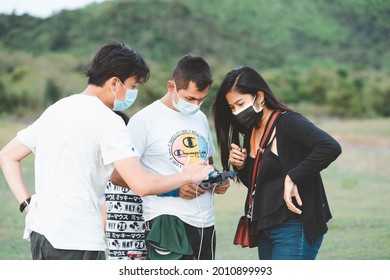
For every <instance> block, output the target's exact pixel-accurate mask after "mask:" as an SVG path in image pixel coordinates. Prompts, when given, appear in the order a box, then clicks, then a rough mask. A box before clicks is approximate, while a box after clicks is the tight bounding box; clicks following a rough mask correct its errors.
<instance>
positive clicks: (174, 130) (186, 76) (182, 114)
mask: <svg viewBox="0 0 390 280" xmlns="http://www.w3.org/2000/svg"><path fill="white" fill-rule="evenodd" d="M211 84H212V74H211V69H210V67H209V65H208V63H207V62H206V61H205V60H204V59H203V58H202V57H200V56H192V55H186V56H184V57H183V58H181V59H180V60H179V62H178V63H177V64H176V66H175V69H174V70H173V74H172V79H171V80H169V81H168V83H167V88H168V92H167V93H166V95H165V96H164V97H162V98H161V99H160V100H157V101H155V102H154V103H152V104H150V105H149V106H147V107H145V108H144V109H142V110H141V111H139V112H137V113H136V114H135V115H134V116H132V118H131V119H130V121H129V123H128V129H129V132H130V135H131V139H132V142H133V144H134V146H135V147H136V148H137V150H138V152H139V154H140V162H141V163H142V165H143V166H144V168H145V170H146V171H148V172H151V173H155V174H164V175H168V174H177V173H179V172H180V169H181V168H182V166H183V164H184V163H185V161H186V160H187V158H188V157H189V158H190V159H191V162H197V161H199V160H205V161H209V163H210V164H212V163H213V162H212V156H213V155H214V152H215V150H214V145H213V139H212V136H211V132H210V128H209V123H208V120H207V117H206V116H205V114H204V113H203V112H201V111H200V110H199V109H200V105H201V104H202V103H203V101H204V100H205V98H206V96H207V94H208V91H209V88H210V86H211ZM114 174H115V173H114ZM112 180H114V177H113V178H112ZM119 180H120V179H118V183H119V182H120V181H119ZM119 184H120V183H119ZM229 186H230V184H229V183H228V184H226V185H224V186H219V187H216V188H215V189H208V190H204V189H202V188H200V187H198V186H197V185H196V184H187V185H183V186H182V187H181V188H178V189H176V190H173V191H171V192H168V193H165V194H162V195H149V196H145V197H143V198H142V200H143V211H144V213H143V214H144V219H145V221H146V234H147V235H148V234H149V232H150V231H152V230H153V224H154V222H155V219H156V218H157V217H160V216H162V215H171V216H174V217H177V218H179V219H180V220H181V221H182V222H183V223H184V228H185V232H186V235H187V238H188V241H189V243H190V244H191V247H192V252H193V254H192V255H182V256H180V254H175V255H170V254H168V253H166V254H162V255H161V256H159V255H158V254H153V255H151V256H149V255H148V258H149V259H160V257H161V259H167V258H170V259H174V258H181V259H206V260H210V259H214V257H215V245H216V243H215V228H214V224H215V220H214V216H215V215H214V208H213V194H214V192H215V193H219V194H223V193H225V191H226V190H227V188H228V187H229ZM163 231H164V230H163ZM163 234H164V233H162V235H163ZM169 234H171V237H172V236H173V233H169ZM167 235H168V233H167ZM178 239H179V240H181V238H178ZM147 240H148V239H147ZM147 244H148V243H147ZM148 246H149V244H148ZM148 249H149V250H148V254H149V252H150V250H151V248H150V246H149V247H148ZM176 249H177V248H176ZM158 251H159V252H160V251H161V250H158ZM167 251H170V250H168V249H167Z"/></svg>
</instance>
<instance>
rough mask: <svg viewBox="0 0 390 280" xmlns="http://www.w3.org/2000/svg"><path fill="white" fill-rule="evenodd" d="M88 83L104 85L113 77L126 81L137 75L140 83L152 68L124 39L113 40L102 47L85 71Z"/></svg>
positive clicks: (146, 78) (146, 77)
mask: <svg viewBox="0 0 390 280" xmlns="http://www.w3.org/2000/svg"><path fill="white" fill-rule="evenodd" d="M85 75H86V76H87V77H88V84H93V85H97V86H103V85H104V83H105V82H106V81H107V80H108V79H109V78H111V77H118V78H119V79H120V80H121V81H122V82H124V81H125V80H126V79H128V78H129V77H136V79H137V82H138V83H140V84H143V83H145V82H146V81H147V80H148V79H149V77H150V69H149V67H148V66H147V64H146V62H145V61H144V59H143V58H142V56H141V55H140V54H138V53H137V52H136V51H134V50H133V49H132V48H130V47H129V46H128V45H126V44H125V43H123V42H122V41H113V42H110V43H107V44H105V45H104V46H102V47H101V48H100V50H99V51H98V52H97V53H96V55H95V56H94V58H93V59H92V62H91V65H90V66H89V68H88V69H87V71H85Z"/></svg>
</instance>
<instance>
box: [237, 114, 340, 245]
mask: <svg viewBox="0 0 390 280" xmlns="http://www.w3.org/2000/svg"><path fill="white" fill-rule="evenodd" d="M250 136H251V133H248V134H246V135H245V138H244V147H245V148H246V149H247V151H248V154H249V151H250V145H249V143H250ZM276 141H277V150H278V158H279V162H280V166H281V169H282V174H283V188H284V177H285V176H286V175H287V174H288V175H289V176H290V178H291V179H292V181H293V182H294V183H295V184H296V185H297V187H298V191H299V195H300V197H301V199H302V203H303V205H302V207H299V208H300V209H301V210H302V214H301V215H299V216H298V217H299V218H300V219H301V220H302V222H303V226H304V229H305V231H306V234H307V236H308V238H309V240H310V242H311V243H314V242H315V241H316V240H317V239H318V238H319V237H320V236H322V235H323V234H325V233H326V232H327V230H328V227H327V225H326V223H327V222H328V221H329V220H330V219H331V218H332V215H331V213H330V209H329V205H328V201H327V199H326V195H325V190H324V186H323V183H322V179H321V175H320V171H321V170H323V169H325V168H326V167H328V166H329V164H330V163H331V162H333V161H334V160H335V159H336V158H337V157H338V156H339V155H340V154H341V147H340V145H339V143H338V142H337V141H336V140H335V139H334V138H333V137H332V136H330V135H329V134H328V133H326V132H325V131H323V130H321V129H319V128H318V127H316V126H315V125H314V124H313V123H311V122H310V121H309V120H307V119H306V118H305V117H303V116H301V115H300V114H298V113H295V112H287V113H283V114H282V115H281V116H280V118H279V120H278V122H277V124H276ZM263 156H264V155H263ZM250 160H251V159H250V157H248V158H247V162H246V163H245V167H244V168H243V169H241V170H239V172H238V174H239V177H240V180H241V181H242V182H243V183H244V185H245V186H247V187H250V181H251V174H252V169H253V163H252V165H251V164H250V162H249V161H250ZM252 160H253V159H252ZM259 172H261V171H260V170H259ZM267 177H268V174H265V175H264V176H258V177H257V181H256V184H257V185H262V184H264V182H263V181H262V180H268V179H266V178H267ZM261 199H262V200H263V201H264V200H268V199H271V198H269V197H262V198H261ZM279 199H282V200H283V192H282V193H281V197H280V198H279ZM257 200H260V198H258V197H257V195H255V196H254V205H255V208H254V209H253V220H259V219H260V218H261V211H260V210H259V208H258V207H256V205H257V204H259V201H257Z"/></svg>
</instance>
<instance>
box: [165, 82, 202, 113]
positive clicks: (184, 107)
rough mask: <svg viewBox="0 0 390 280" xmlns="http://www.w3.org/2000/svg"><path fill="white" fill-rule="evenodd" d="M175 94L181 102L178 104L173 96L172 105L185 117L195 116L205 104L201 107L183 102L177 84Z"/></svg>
mask: <svg viewBox="0 0 390 280" xmlns="http://www.w3.org/2000/svg"><path fill="white" fill-rule="evenodd" d="M175 92H176V94H177V97H178V98H179V101H178V102H177V103H176V102H175V99H174V98H173V96H172V105H173V107H175V108H176V109H177V110H178V111H179V112H180V113H182V114H184V115H193V114H195V113H196V112H198V111H199V109H200V106H201V105H202V103H203V102H202V103H200V104H199V105H196V104H192V103H190V102H187V101H185V100H183V99H182V98H180V96H179V93H178V92H177V90H176V84H175Z"/></svg>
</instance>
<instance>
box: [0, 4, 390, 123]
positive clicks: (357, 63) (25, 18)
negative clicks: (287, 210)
mask: <svg viewBox="0 0 390 280" xmlns="http://www.w3.org/2000/svg"><path fill="white" fill-rule="evenodd" d="M389 16H390V2H389V1H385V0H383V1H381V0H376V1H375V0H371V1H365V0H341V1H335V0H319V1H311V0H300V1H282V0H274V1H266V0H243V1H233V0H223V1H217V0H209V1H205V0H198V1H186V0H150V1H143V0H128V1H122V0H117V1H106V2H104V3H101V4H92V5H89V6H87V7H85V8H83V9H79V10H72V11H65V10H64V11H61V12H59V13H57V14H55V15H53V16H51V17H49V18H47V19H40V18H35V17H31V16H29V15H22V16H16V15H0V34H1V36H0V95H1V94H2V91H3V97H4V96H6V95H9V93H10V92H14V93H15V94H16V95H17V96H19V97H20V96H21V98H20V100H19V101H17V102H16V103H17V104H18V105H15V104H12V106H13V107H15V106H19V107H20V106H22V107H23V104H22V103H23V102H22V99H25V97H26V96H30V97H29V98H31V95H32V93H31V89H32V88H34V89H35V90H36V91H37V92H39V94H38V96H41V99H44V98H46V97H44V91H45V89H47V87H48V79H51V83H52V84H53V81H55V84H54V86H56V85H57V88H58V89H59V90H61V91H62V92H61V93H60V95H67V94H70V93H71V92H74V91H78V90H81V89H82V88H83V87H84V86H85V80H84V79H83V77H82V73H83V71H84V69H85V68H86V66H87V64H88V62H89V60H90V59H91V56H92V55H93V53H95V52H96V51H97V49H98V48H99V47H100V46H101V45H102V44H104V43H106V42H108V41H110V40H113V39H121V40H124V41H125V42H127V43H128V44H129V45H131V46H132V47H134V48H135V49H136V50H137V51H139V52H140V53H141V54H142V55H143V56H144V57H145V58H146V60H147V61H148V62H149V64H150V65H151V67H152V79H151V80H150V82H149V83H148V84H147V85H146V86H145V91H146V92H147V93H148V95H147V97H145V96H144V97H143V100H141V101H142V102H143V103H146V102H149V100H150V99H153V98H155V97H157V96H161V94H162V93H164V92H165V84H166V80H167V79H168V78H169V71H170V70H171V69H172V67H173V65H174V63H175V61H177V60H178V58H179V57H181V56H182V55H184V54H186V53H196V54H200V55H203V56H205V57H206V59H207V60H208V61H209V62H210V64H211V65H212V68H213V69H214V73H215V81H216V83H215V85H214V86H217V83H218V81H219V80H220V79H221V78H222V76H223V74H225V73H226V71H228V70H229V69H230V68H232V67H236V66H238V65H244V64H246V65H251V66H253V67H254V68H256V69H258V70H259V71H260V72H262V73H264V75H265V76H266V77H267V78H268V77H269V78H270V79H271V80H274V81H275V87H276V88H277V89H278V92H281V93H282V98H283V99H285V101H286V102H296V101H297V100H301V99H304V100H305V99H306V100H308V101H310V102H312V101H313V100H315V99H316V98H317V99H321V98H320V97H318V96H317V97H313V96H312V95H313V92H310V90H312V89H302V86H300V85H299V83H302V85H304V84H303V83H307V80H308V75H310V73H313V68H314V69H316V70H314V72H315V71H321V70H318V68H321V69H327V72H326V75H325V76H326V77H325V79H327V78H329V79H334V78H337V79H338V78H340V77H342V78H348V79H350V80H348V81H347V82H348V83H350V84H354V83H356V81H358V80H359V79H361V80H363V81H365V78H364V77H369V78H370V79H371V78H373V79H379V81H380V82H379V83H376V84H379V85H378V87H379V89H380V90H381V91H382V92H383V91H384V92H385V93H382V95H384V96H386V97H387V96H388V95H389V93H388V91H389V85H388V84H386V85H383V83H385V82H383V78H382V77H383V76H386V75H387V74H388V71H389V65H390V51H389V49H390V48H389V46H390V36H389V34H390V32H389V31H390V22H389V20H388V18H389ZM38 68H39V69H38ZM340 69H341V70H340ZM270 71H271V72H270ZM286 71H287V72H286ZM291 71H292V72H291ZM294 71H297V72H294ZM330 71H333V72H330ZM340 71H341V72H344V73H346V74H347V75H346V76H345V75H344V76H342V75H341V76H340V75H339V74H340ZM286 73H287V74H286ZM289 75H291V77H290V76H289ZM335 75H336V76H335ZM359 75H360V76H359ZM357 76H358V78H356V77H357ZM361 76H364V77H363V78H359V77H361ZM378 77H379V78H378ZM281 80H284V81H285V82H286V83H287V85H288V86H287V87H285V86H284V82H281ZM291 80H295V85H294V81H291ZM69 81H70V83H69ZM297 83H298V84H297ZM357 83H359V82H357ZM339 84H340V83H339ZM316 86H317V85H316ZM316 86H313V87H314V88H315V87H316ZM358 86H359V85H358ZM367 86H368V85H363V87H367ZM319 87H320V88H322V87H326V85H320V86H319ZM352 87H355V85H353V86H352ZM20 89H21V90H20ZM294 89H295V90H299V91H300V92H299V94H297V95H296V96H295V97H291V96H289V94H287V92H288V93H290V95H291V93H292V92H291V91H293V90H294ZM349 90H352V89H351V88H349ZM362 90H363V88H362ZM320 91H321V90H320ZM363 91H364V90H363ZM21 92H24V93H21ZM323 94H325V95H327V94H328V95H329V94H330V93H329V92H327V93H323ZM368 95H370V94H368ZM0 97H1V96H0ZM325 97H326V96H325ZM4 98H5V97H4ZM31 99H34V98H31ZM7 100H8V101H7V102H10V101H9V98H7ZM0 101H1V100H0ZM31 102H32V103H34V102H35V103H36V104H35V105H34V106H35V107H39V106H41V105H42V103H45V102H44V101H42V100H35V101H34V100H29V101H28V103H31ZM351 102H352V101H351ZM370 102H371V101H370ZM375 102H377V101H375ZM375 102H374V103H375ZM336 103H337V102H336ZM352 103H353V102H352ZM371 103H372V102H371ZM371 103H370V104H371ZM379 103H381V102H379ZM34 106H33V107H34ZM370 106H371V107H370V108H368V109H364V110H365V112H366V113H367V114H369V112H371V111H378V110H377V109H375V108H373V105H370ZM354 110H355V111H359V112H360V111H361V110H362V109H361V108H357V109H356V108H355V109H354ZM381 110H382V109H380V110H379V112H380V115H386V114H387V113H383V112H382V111H383V110H382V111H381ZM367 114H366V115H367ZM353 115H356V114H352V116H353Z"/></svg>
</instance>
